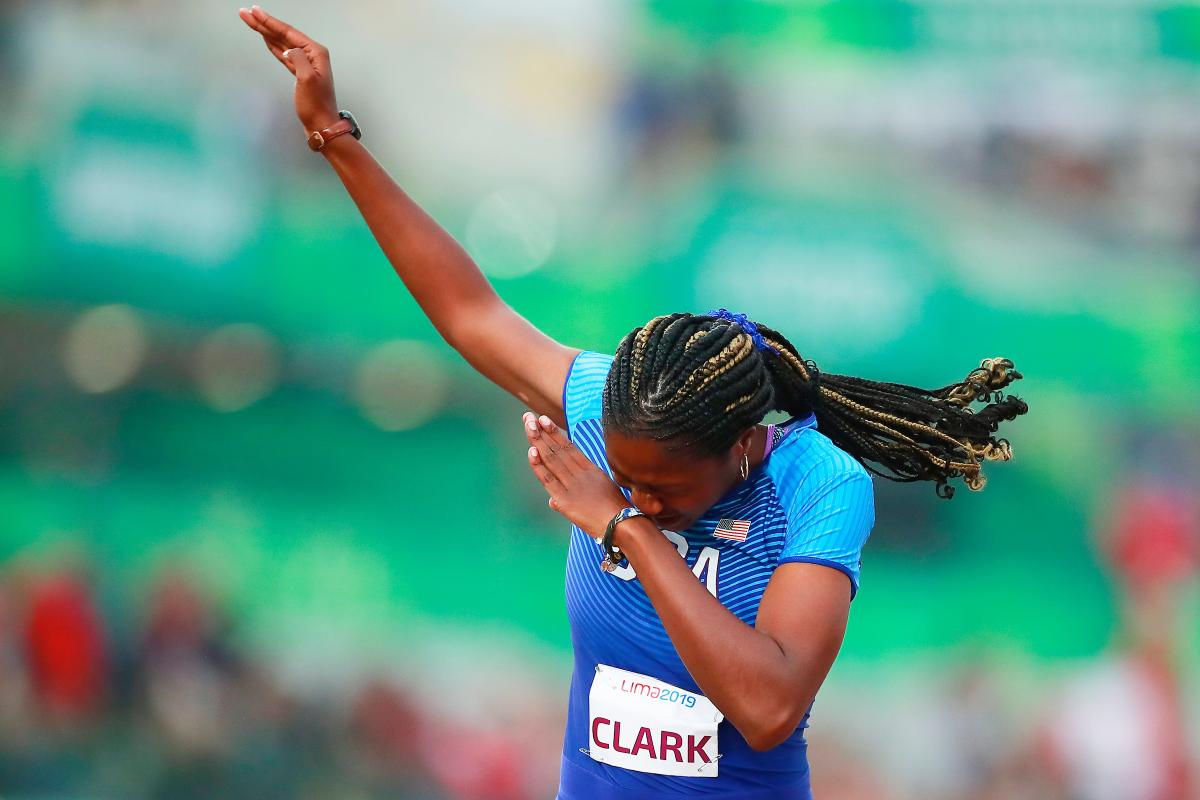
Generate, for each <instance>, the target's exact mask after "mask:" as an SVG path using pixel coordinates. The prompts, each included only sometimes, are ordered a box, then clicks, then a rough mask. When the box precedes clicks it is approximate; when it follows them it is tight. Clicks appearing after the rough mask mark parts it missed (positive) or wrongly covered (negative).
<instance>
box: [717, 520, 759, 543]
mask: <svg viewBox="0 0 1200 800" xmlns="http://www.w3.org/2000/svg"><path fill="white" fill-rule="evenodd" d="M748 533H750V520H748V519H723V520H721V521H720V522H718V523H717V528H716V530H714V531H713V536H715V537H717V538H718V539H732V540H733V541H735V542H744V541H746V534H748Z"/></svg>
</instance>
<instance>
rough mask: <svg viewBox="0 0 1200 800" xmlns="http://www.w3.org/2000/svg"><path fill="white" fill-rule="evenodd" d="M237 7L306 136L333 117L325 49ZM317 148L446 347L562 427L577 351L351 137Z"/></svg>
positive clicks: (269, 18) (267, 16) (271, 19)
mask: <svg viewBox="0 0 1200 800" xmlns="http://www.w3.org/2000/svg"><path fill="white" fill-rule="evenodd" d="M238 13H239V15H240V16H241V18H242V20H243V21H244V22H245V23H246V24H247V25H248V26H250V28H252V29H253V30H254V31H256V32H257V33H259V34H261V35H262V37H263V41H264V42H265V43H266V45H267V50H268V51H270V53H271V55H273V56H274V57H275V58H276V59H278V60H279V62H280V63H281V64H283V66H284V67H286V68H287V69H288V71H289V72H291V73H292V75H293V76H295V78H296V85H295V102H296V116H297V117H299V119H300V123H301V124H302V125H303V126H304V130H305V132H306V133H308V132H311V131H317V130H321V129H323V128H327V127H329V126H330V125H332V124H333V123H335V122H337V121H338V107H337V100H336V96H335V94H334V88H333V72H332V70H331V68H330V63H329V51H328V50H326V49H325V48H324V47H323V46H321V45H320V44H319V43H317V42H315V41H313V40H312V39H310V38H309V37H307V36H305V35H304V34H303V33H301V32H300V31H298V30H296V29H295V28H293V27H292V26H290V25H288V24H287V23H285V22H283V21H281V20H279V19H276V18H275V17H272V16H271V15H270V14H267V13H266V12H265V11H263V10H262V9H261V8H259V7H258V6H254V7H253V8H252V9H249V10H248V9H244V8H243V9H241V10H240V11H239V12H238ZM297 142H299V139H297ZM320 152H321V154H322V155H324V156H325V158H326V160H328V161H329V163H330V164H331V165H332V166H333V168H334V170H335V171H336V172H337V175H338V177H339V178H341V181H342V184H343V185H345V187H346V191H348V192H349V193H350V197H351V198H353V200H354V203H355V205H357V206H358V210H359V212H360V213H361V214H362V216H363V219H364V220H366V223H367V226H368V227H369V228H370V229H371V233H372V234H374V236H375V241H377V242H379V246H380V248H381V249H382V250H383V252H384V255H386V256H387V259H388V261H390V262H391V264H392V268H393V269H395V270H396V274H397V275H399V276H400V279H401V280H402V281H404V285H405V286H406V287H407V288H408V290H409V292H411V293H412V296H413V298H414V299H415V300H416V301H417V303H418V304H419V305H420V306H421V309H422V310H423V311H424V312H425V315H426V316H428V317H429V320H430V322H432V323H433V325H434V327H435V328H437V330H438V332H439V333H440V334H441V335H442V337H443V338H444V339H445V340H446V341H447V342H448V343H449V344H450V346H451V347H453V348H454V349H455V350H457V351H458V352H459V353H460V354H461V355H462V356H463V358H465V359H466V360H467V361H468V362H469V363H470V364H471V366H473V367H475V369H477V370H479V372H481V373H482V374H483V375H484V376H486V377H487V378H488V379H490V380H491V381H492V382H494V383H496V384H497V385H498V386H500V387H501V388H502V389H504V390H505V391H507V392H509V393H511V394H513V395H515V396H516V397H518V398H519V399H520V400H521V401H522V402H523V403H525V404H526V405H527V406H528V407H529V408H531V409H534V410H535V411H539V412H540V413H544V414H546V415H548V416H550V417H551V418H552V419H554V420H555V421H557V422H558V423H559V424H564V425H565V422H566V420H565V419H564V415H563V410H562V387H563V383H564V381H565V380H566V375H567V370H568V369H570V365H571V360H572V359H573V358H574V357H575V354H576V353H578V352H579V351H578V350H577V349H574V348H569V347H565V346H564V345H561V344H559V343H558V342H556V341H554V340H553V339H551V338H550V337H548V336H546V335H545V334H544V333H542V332H541V331H539V330H538V329H537V328H535V327H534V326H533V325H531V324H530V323H529V322H528V321H526V320H525V319H524V318H523V317H522V316H521V315H520V314H518V313H516V312H515V311H514V310H513V309H512V308H510V307H509V306H508V305H507V304H506V303H505V302H504V301H503V300H501V299H500V297H499V296H498V295H497V294H496V292H495V290H493V289H492V287H491V284H489V283H488V281H487V278H485V277H484V275H483V273H482V272H480V270H479V267H477V266H476V265H475V262H474V261H472V260H471V257H470V256H469V255H468V254H467V253H466V251H465V250H463V248H462V247H461V246H459V244H458V242H456V241H454V238H453V237H452V236H450V234H448V233H446V231H445V230H443V229H442V227H441V226H440V225H438V224H437V222H435V221H434V220H433V218H431V217H430V216H429V215H428V214H426V213H425V212H424V211H423V210H422V209H421V207H420V206H418V205H417V204H416V203H415V202H413V200H412V199H411V198H409V197H408V195H406V194H405V193H404V192H403V191H402V190H401V189H400V187H399V186H397V185H396V182H395V181H393V180H392V178H391V177H390V176H389V175H388V174H387V171H386V170H384V168H383V167H382V166H380V165H379V162H378V161H376V160H375V158H374V157H373V156H372V155H371V154H370V152H368V151H367V149H366V147H364V146H363V145H362V144H361V143H359V142H358V141H357V140H356V139H355V138H354V137H352V136H338V137H337V138H334V139H331V140H330V141H329V142H327V143H326V144H325V146H324V147H323V148H322V149H321V151H320Z"/></svg>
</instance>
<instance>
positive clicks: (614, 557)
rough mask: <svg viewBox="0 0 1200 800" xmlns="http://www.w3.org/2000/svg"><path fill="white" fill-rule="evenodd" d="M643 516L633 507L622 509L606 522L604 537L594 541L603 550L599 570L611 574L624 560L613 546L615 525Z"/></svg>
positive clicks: (618, 549)
mask: <svg viewBox="0 0 1200 800" xmlns="http://www.w3.org/2000/svg"><path fill="white" fill-rule="evenodd" d="M642 516H645V515H644V514H643V513H642V512H641V511H638V510H637V509H636V508H634V507H633V506H627V507H625V508H622V509H621V510H620V511H618V512H617V513H616V514H614V515H613V518H612V519H610V520H609V521H608V526H607V527H605V529H604V535H603V536H601V537H600V538H599V539H597V540H596V541H597V542H598V543H599V545H600V546H601V547H602V548H604V558H603V559H602V560H601V561H600V569H602V570H604V571H605V572H612V571H613V570H614V569H616V568H617V567H618V566H620V565H621V562H622V561H624V560H625V556H624V555H622V554H621V548H619V547H617V546H616V545H615V544H613V534H615V533H616V531H617V525H618V524H620V523H622V522H624V521H625V520H627V519H629V518H631V517H642Z"/></svg>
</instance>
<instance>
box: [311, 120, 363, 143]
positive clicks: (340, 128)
mask: <svg viewBox="0 0 1200 800" xmlns="http://www.w3.org/2000/svg"><path fill="white" fill-rule="evenodd" d="M343 133H348V134H350V135H351V136H353V137H354V138H355V139H361V138H362V131H361V130H359V128H358V122H356V121H355V119H354V115H353V114H351V113H350V112H349V111H339V112H338V121H337V122H335V123H333V124H332V125H330V126H329V127H328V128H322V129H321V130H319V131H312V132H311V133H309V134H308V147H309V149H310V150H312V151H313V152H316V151H318V150H320V149H321V148H323V147H324V146H325V145H327V144H329V142H330V141H331V140H333V139H336V138H337V137H339V136H341V135H342V134H343Z"/></svg>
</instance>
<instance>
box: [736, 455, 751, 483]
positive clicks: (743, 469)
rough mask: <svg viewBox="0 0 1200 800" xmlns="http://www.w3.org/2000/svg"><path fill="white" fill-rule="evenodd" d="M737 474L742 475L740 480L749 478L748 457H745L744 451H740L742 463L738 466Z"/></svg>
mask: <svg viewBox="0 0 1200 800" xmlns="http://www.w3.org/2000/svg"><path fill="white" fill-rule="evenodd" d="M738 472H740V473H742V480H746V478H749V477H750V456H748V455H746V451H745V450H743V451H742V463H741V464H739V465H738Z"/></svg>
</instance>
